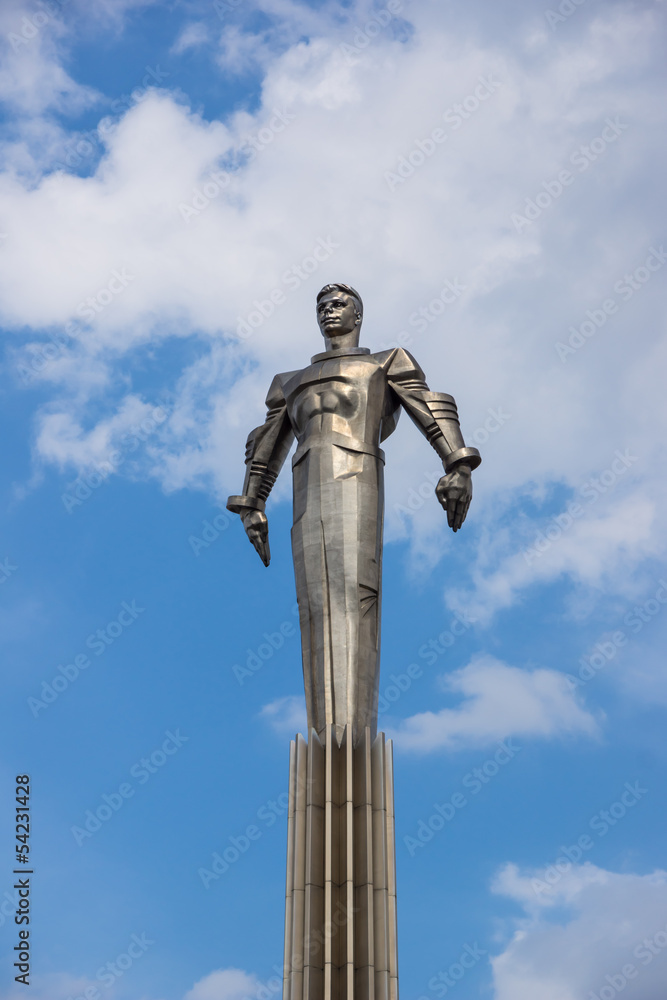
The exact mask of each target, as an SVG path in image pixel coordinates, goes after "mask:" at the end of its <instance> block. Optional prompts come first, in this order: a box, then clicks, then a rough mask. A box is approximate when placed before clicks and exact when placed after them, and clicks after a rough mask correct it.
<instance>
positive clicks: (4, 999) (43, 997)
mask: <svg viewBox="0 0 667 1000" xmlns="http://www.w3.org/2000/svg"><path fill="white" fill-rule="evenodd" d="M91 988H94V989H99V980H97V981H95V980H94V979H88V978H87V977H86V976H71V975H69V973H66V972H53V973H50V974H49V975H45V976H35V975H31V976H30V997H31V1000H69V998H70V997H76V996H83V995H84V993H85V990H90V989H91ZM25 993H26V989H25V986H23V985H22V984H21V983H16V984H14V985H13V986H10V987H9V988H8V989H7V990H3V991H2V993H0V1000H21V997H24V996H25ZM93 995H94V994H93ZM111 997H113V993H112V994H111ZM110 1000H111V998H110Z"/></svg>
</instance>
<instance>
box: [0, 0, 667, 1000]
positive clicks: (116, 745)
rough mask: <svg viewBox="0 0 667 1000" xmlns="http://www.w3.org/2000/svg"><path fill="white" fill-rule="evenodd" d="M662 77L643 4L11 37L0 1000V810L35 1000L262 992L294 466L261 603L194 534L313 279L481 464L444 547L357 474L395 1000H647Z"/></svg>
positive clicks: (659, 423)
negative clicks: (370, 499) (22, 852)
mask: <svg viewBox="0 0 667 1000" xmlns="http://www.w3.org/2000/svg"><path fill="white" fill-rule="evenodd" d="M664 36H665V7H664V3H662V2H643V0H637V2H618V3H616V2H607V3H602V2H597V0H585V2H579V3H574V2H569V0H563V3H561V4H560V6H559V5H558V4H555V3H554V4H552V6H551V7H549V6H548V5H546V4H545V5H542V4H536V3H532V2H531V3H525V2H524V3H521V2H508V3H505V4H502V5H500V4H493V3H491V2H490V0H479V2H478V3H475V4H468V5H463V4H453V3H442V2H437V0H410V2H409V0H396V2H394V3H391V4H384V3H379V4H375V5H373V4H371V3H362V2H358V3H357V2H348V3H341V2H333V0H332V2H325V3H314V2H313V3H310V4H306V3H299V2H295V0H240V2H237V0H228V2H226V0H220V2H218V3H217V4H215V3H209V2H208V0H206V2H204V0H196V2H195V0H193V2H187V0H173V2H169V3H160V2H153V3H150V2H143V0H87V2H84V0H69V2H68V3H61V2H59V0H51V2H48V3H47V2H44V3H39V2H34V3H33V2H29V0H6V2H4V3H3V5H2V10H1V11H0V45H1V46H2V48H3V61H2V67H3V68H2V69H1V70H0V101H1V102H2V114H3V132H2V139H1V156H2V163H1V170H0V234H1V235H0V256H1V261H2V263H1V267H0V323H1V324H2V329H3V333H4V338H3V340H4V351H3V364H2V371H1V376H0V378H1V382H0V386H1V392H0V405H1V406H2V411H3V418H4V426H5V428H6V431H5V434H4V437H3V444H4V448H3V455H4V458H3V463H2V486H1V489H2V512H3V536H2V537H3V545H2V546H1V547H0V560H3V561H2V563H1V566H0V599H1V601H2V605H1V606H0V618H1V621H2V628H1V629H0V643H1V644H2V652H3V656H2V662H3V673H4V685H5V698H4V700H3V724H2V727H1V728H0V732H1V737H0V738H1V740H2V754H1V758H0V759H1V777H2V781H1V787H2V789H3V792H2V795H3V801H4V802H5V803H6V804H7V808H5V807H4V805H3V808H2V810H1V811H0V814H1V815H2V843H3V844H5V845H6V847H5V853H4V864H3V867H2V872H3V874H2V879H3V882H4V884H3V885H2V886H0V897H1V898H2V902H1V903H0V936H1V937H2V942H3V948H2V963H1V965H0V974H1V975H2V984H1V985H0V997H1V998H2V1000H17V998H18V997H20V996H23V995H24V993H25V991H26V988H25V987H24V986H23V985H21V984H17V983H15V982H14V974H15V971H14V969H13V967H12V962H13V958H12V957H10V956H11V954H12V949H13V947H14V945H15V944H16V942H17V937H16V934H17V929H18V928H17V927H16V926H15V924H14V922H13V908H14V907H15V903H14V890H13V888H12V886H13V876H12V868H13V854H12V851H11V846H12V843H13V836H14V831H13V819H14V810H13V795H14V793H13V789H14V777H15V776H16V775H17V774H23V773H28V774H30V776H31V809H32V827H31V838H32V845H33V849H32V855H31V857H32V859H33V861H34V870H35V874H34V876H33V895H32V923H31V947H32V949H33V962H32V985H31V987H30V990H31V993H30V995H31V996H32V997H33V1000H68V998H72V1000H74V998H78V997H82V996H86V991H88V994H87V995H88V998H89V1000H99V998H104V1000H245V998H248V1000H269V998H270V997H274V996H277V995H278V994H279V992H280V988H279V986H278V982H277V979H276V969H277V968H278V969H279V968H280V966H281V962H282V934H283V926H282V922H283V900H284V874H285V873H284V863H285V843H286V820H285V811H284V792H285V789H286V786H287V768H288V748H289V739H290V738H292V737H293V735H294V733H295V732H296V731H297V730H299V729H301V728H303V724H304V721H303V715H304V713H303V693H302V679H301V666H300V650H299V640H298V635H297V633H296V616H295V614H294V603H295V592H294V581H293V571H292V564H291V554H290V548H289V528H290V523H291V510H290V502H289V500H290V481H289V467H288V468H286V469H285V471H284V472H283V475H282V476H281V477H280V479H279V481H278V484H277V485H276V488H275V490H274V494H273V496H272V498H271V501H270V503H269V507H268V512H269V521H270V531H271V549H272V562H271V566H270V568H269V570H266V569H265V568H264V567H263V566H262V564H261V563H260V561H259V560H258V559H257V557H256V555H255V553H254V552H253V550H252V549H251V547H250V546H249V545H248V542H247V540H246V538H245V535H244V533H243V531H242V529H241V526H240V523H238V520H237V519H235V518H234V517H232V516H231V515H229V514H227V513H225V511H224V502H225V499H226V497H227V495H228V494H229V493H236V492H238V490H239V489H240V487H241V484H242V476H243V453H244V443H245V438H246V435H247V433H248V431H249V430H250V429H251V428H252V427H254V426H255V425H256V424H257V423H259V422H260V420H261V419H262V413H263V401H264V397H265V394H266V391H267V389H268V386H269V384H270V381H271V378H272V376H273V374H274V373H275V372H277V371H281V370H290V369H292V368H298V367H301V366H303V365H304V364H306V363H307V361H308V359H309V358H310V356H311V355H312V354H314V353H316V352H317V351H318V350H319V347H320V343H321V341H320V339H319V337H320V335H319V331H318V329H317V326H316V322H315V311H314V304H315V295H316V293H317V291H318V289H319V288H320V287H321V286H322V285H323V284H324V283H326V282H327V281H331V280H339V281H345V282H349V283H351V284H353V285H354V286H355V287H357V288H358V289H359V290H360V292H361V294H362V296H363V298H364V303H365V320H364V327H363V331H362V344H364V345H365V346H368V347H370V348H371V349H374V350H380V349H382V348H384V347H387V346H389V345H391V344H394V343H400V344H402V345H403V346H407V347H408V349H409V350H410V351H411V352H413V353H414V354H415V356H416V357H417V359H418V360H419V362H420V364H421V365H422V367H423V368H424V370H425V372H426V374H427V378H428V381H429V384H430V385H431V387H432V388H433V389H436V390H439V391H445V392H450V393H452V394H453V395H455V397H456V399H457V402H458V404H459V411H460V414H461V420H462V427H463V431H464V434H465V436H466V440H467V441H468V442H469V443H471V444H473V443H474V444H476V445H477V446H478V447H479V449H480V451H481V452H482V455H483V459H484V461H483V464H482V466H481V467H480V469H479V471H478V472H476V473H475V476H474V484H475V497H474V499H473V504H472V507H471V510H470V513H469V516H468V520H467V522H466V525H465V527H464V529H463V530H462V531H461V532H459V533H457V534H456V536H454V535H453V534H452V533H451V532H449V531H448V529H447V528H446V524H445V518H444V516H443V513H442V510H441V509H440V507H439V505H438V503H437V501H436V499H435V496H434V493H433V485H434V483H435V481H436V480H437V476H438V461H437V456H436V455H435V453H434V452H433V451H432V450H431V449H430V448H429V446H428V444H427V443H426V441H425V440H424V439H422V438H421V437H420V436H419V435H418V432H417V431H416V429H415V428H414V426H413V425H412V424H411V423H410V421H408V420H406V419H404V420H403V421H402V422H401V424H400V425H399V428H398V430H397V432H396V434H395V435H394V436H393V437H392V439H391V440H390V441H388V442H387V445H386V451H387V484H386V485H387V504H386V524H385V535H386V546H385V567H384V602H383V653H382V677H381V693H382V698H383V701H382V703H381V705H382V707H383V709H384V711H383V712H382V715H381V719H380V723H381V726H382V727H383V729H384V730H385V731H386V732H388V733H389V734H390V735H392V737H393V738H394V740H395V748H394V757H395V770H396V810H397V815H396V826H397V845H398V846H397V863H398V889H399V965H400V988H401V993H402V996H403V998H404V1000H418V998H427V1000H439V998H441V997H449V996H452V997H455V998H458V1000H477V998H488V1000H591V998H597V1000H611V998H613V997H614V996H616V995H617V994H620V993H623V996H624V998H628V1000H662V998H663V997H664V987H663V984H664V982H665V981H666V980H667V874H666V872H665V854H664V824H665V818H666V817H665V812H666V809H665V805H666V803H665V790H664V786H665V783H664V772H665V764H666V763H667V759H666V758H667V753H666V750H665V741H664V727H665V712H666V710H667V685H666V684H665V673H664V667H663V663H664V657H663V650H664V642H665V634H666V619H667V615H666V613H665V611H666V609H667V567H666V566H665V562H664V554H665V546H666V543H667V518H666V515H665V510H667V504H666V503H665V500H666V488H665V477H664V473H663V468H664V454H665V446H664V440H665V407H664V388H663V387H664V367H665V351H666V346H667V342H666V340H665V329H664V307H663V301H664V288H665V275H666V274H667V266H666V265H667V251H666V246H665V243H664V240H665V238H666V236H667V234H666V233H665V229H664V219H665V214H664V209H665V194H664V168H663V164H664V153H665V128H664V125H665V122H664V119H665V100H664V75H665V71H664V58H661V56H662V52H663V51H664ZM316 248H319V249H318V254H317V256H318V258H321V259H319V260H317V261H316V259H315V257H314V256H313V252H314V250H315V249H316ZM313 263H316V266H315V267H313ZM276 292H279V293H280V294H279V295H276ZM272 293H273V295H274V299H273V302H272V300H271V295H272ZM276 299H277V300H279V301H278V302H277V304H276ZM251 667H254V668H255V669H250V668H251ZM55 678H58V680H57V681H56V683H55V684H54V683H53V682H54V679H55ZM96 814H98V815H97V818H96ZM86 823H87V824H88V827H86ZM249 826H250V827H253V828H254V832H253V836H254V837H255V839H253V840H251V839H250V838H247V837H246V831H247V829H248V827H249ZM244 838H245V839H244ZM225 852H226V855H225ZM216 855H218V856H220V857H222V856H223V855H225V856H226V857H227V858H228V859H231V862H230V863H229V865H228V868H227V870H224V871H223V870H221V868H222V865H221V863H220V862H219V861H218V862H216V860H215V857H216ZM235 855H238V856H237V857H236V856H235ZM216 864H217V866H218V872H215V865H216ZM213 875H215V877H213ZM461 959H464V960H463V961H461ZM121 973H122V974H121Z"/></svg>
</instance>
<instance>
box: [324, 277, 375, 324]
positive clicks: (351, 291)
mask: <svg viewBox="0 0 667 1000" xmlns="http://www.w3.org/2000/svg"><path fill="white" fill-rule="evenodd" d="M336 289H338V291H339V292H345V294H346V295H349V296H350V297H351V298H353V299H354V301H355V302H356V303H357V306H358V307H359V313H360V314H361V316H362V317H363V315H364V304H363V302H362V301H361V295H360V294H359V292H358V291H357V290H356V288H353V287H352V285H344V284H343V282H342V281H334V282H333V283H332V284H331V285H325V286H324V288H320V290H319V292H318V293H317V301H318V302H319V301H320V299H321V298H322V296H323V295H326V294H327V292H333V291H336Z"/></svg>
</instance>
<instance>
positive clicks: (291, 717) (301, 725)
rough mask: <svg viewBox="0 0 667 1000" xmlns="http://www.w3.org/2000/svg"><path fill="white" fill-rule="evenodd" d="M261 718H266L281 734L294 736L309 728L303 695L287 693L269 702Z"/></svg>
mask: <svg viewBox="0 0 667 1000" xmlns="http://www.w3.org/2000/svg"><path fill="white" fill-rule="evenodd" d="M259 718H260V719H265V720H266V721H267V722H268V723H269V725H270V726H271V728H272V729H273V731H274V732H275V733H277V734H278V735H279V736H291V737H293V736H294V734H295V733H306V732H307V730H308V723H307V720H306V705H305V702H304V700H303V695H294V694H292V695H287V696H286V697H284V698H277V699H276V700H275V701H271V702H269V704H268V705H264V706H263V707H262V709H261V711H260V713H259Z"/></svg>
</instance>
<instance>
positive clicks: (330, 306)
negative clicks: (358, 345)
mask: <svg viewBox="0 0 667 1000" xmlns="http://www.w3.org/2000/svg"><path fill="white" fill-rule="evenodd" d="M357 310H358V306H357V304H356V302H355V300H354V299H353V298H352V296H351V295H348V294H347V293H346V292H340V291H338V289H337V288H335V289H334V290H333V291H331V292H327V293H326V295H323V296H322V298H321V299H320V301H319V302H318V303H317V322H318V323H319V325H320V330H321V331H322V336H324V337H329V338H331V337H340V336H341V335H342V334H344V333H353V332H354V330H355V329H356V328H357V327H358V326H359V325H360V324H361V317H360V316H358V315H357Z"/></svg>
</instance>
